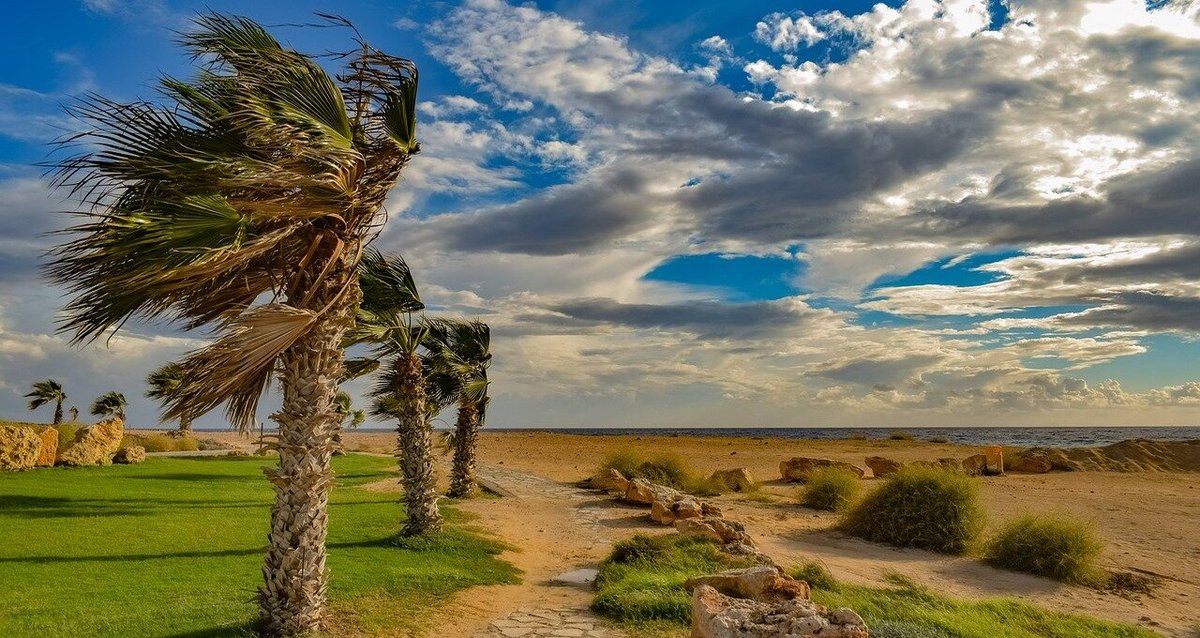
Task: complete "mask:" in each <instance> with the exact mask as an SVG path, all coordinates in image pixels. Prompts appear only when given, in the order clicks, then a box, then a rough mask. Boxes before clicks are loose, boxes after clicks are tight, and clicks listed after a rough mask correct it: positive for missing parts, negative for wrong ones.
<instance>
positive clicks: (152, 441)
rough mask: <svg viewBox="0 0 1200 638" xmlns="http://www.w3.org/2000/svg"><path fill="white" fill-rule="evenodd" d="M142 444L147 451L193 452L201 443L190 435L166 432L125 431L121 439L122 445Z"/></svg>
mask: <svg viewBox="0 0 1200 638" xmlns="http://www.w3.org/2000/svg"><path fill="white" fill-rule="evenodd" d="M135 445H140V446H142V447H144V448H146V451H147V452H193V451H195V450H199V449H200V443H199V441H197V440H196V439H195V438H193V437H190V436H180V437H175V436H167V435H165V434H134V433H131V432H128V431H127V432H125V437H124V438H122V439H121V447H132V446H135Z"/></svg>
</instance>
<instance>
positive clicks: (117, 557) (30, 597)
mask: <svg viewBox="0 0 1200 638" xmlns="http://www.w3.org/2000/svg"><path fill="white" fill-rule="evenodd" d="M394 463H395V462H394V461H392V460H391V459H387V458H379V457H373V456H360V455H349V456H345V457H338V458H337V459H335V460H334V467H335V470H336V471H337V483H336V486H335V488H334V490H333V492H332V494H331V497H330V510H329V519H330V530H329V531H330V533H329V562H328V565H329V569H330V572H331V585H330V602H331V609H332V611H333V618H332V621H333V624H334V629H335V630H336V631H335V634H336V635H338V636H348V637H350V636H352V637H358V636H385V635H386V636H391V635H404V634H405V633H406V632H407V631H409V630H411V629H414V628H415V627H417V626H419V625H421V623H423V622H426V621H427V620H428V618H429V615H430V614H431V612H433V611H434V610H435V609H437V608H438V607H439V606H441V605H443V604H445V603H446V602H448V601H449V600H450V597H451V596H452V595H453V594H454V593H455V592H457V591H460V590H462V589H464V588H467V587H471V586H474V585H483V584H496V583H512V582H516V581H517V577H518V574H517V572H516V570H515V568H513V567H512V566H511V565H509V564H507V563H505V562H502V561H500V560H499V559H498V558H497V554H498V553H499V552H500V551H502V550H503V547H502V546H501V545H500V544H499V543H497V542H495V541H492V540H488V539H484V538H481V537H479V536H477V535H475V534H473V533H470V532H469V531H467V530H466V529H464V527H463V524H464V523H465V522H466V520H465V516H464V515H463V514H461V513H458V512H455V511H454V510H446V513H447V519H448V521H449V523H450V524H449V525H448V526H447V530H446V532H444V533H443V534H441V535H438V536H435V537H434V538H432V539H426V540H422V541H419V542H412V541H404V542H401V541H399V540H397V538H396V536H395V534H396V530H397V529H398V527H399V523H400V520H399V519H400V518H401V517H402V509H401V507H400V506H399V505H397V504H396V503H395V500H396V497H395V495H390V494H385V493H378V492H371V491H367V490H363V489H360V488H359V486H362V485H364V484H366V483H371V482H374V481H378V480H381V479H385V478H390V477H393V476H395V474H394V471H393V468H394ZM269 464H271V461H269V460H264V459H259V458H253V457H251V458H228V457H220V458H215V457H210V458H151V459H149V460H147V461H146V462H145V463H141V464H138V465H126V466H112V467H87V468H71V469H66V468H52V469H45V470H39V471H37V472H25V473H14V474H4V475H0V503H3V506H2V507H0V538H3V539H4V542H3V543H0V573H3V574H4V577H3V578H0V600H3V601H4V605H3V606H2V607H0V636H5V637H13V638H24V637H34V636H38V637H41V636H88V637H89V638H90V637H97V638H105V637H114V638H115V637H122V638H124V637H130V638H133V637H140V636H146V637H149V636H157V637H162V636H176V637H183V636H187V637H189V638H200V637H211V638H216V637H218V636H238V635H241V634H242V632H244V631H245V629H246V627H248V626H249V623H250V622H251V621H252V620H253V619H254V617H255V615H256V613H257V607H256V604H255V602H254V592H255V590H256V588H257V587H258V585H259V582H260V580H261V578H262V576H261V572H260V569H261V564H262V554H263V547H264V539H265V538H266V535H267V528H268V524H269V516H270V506H271V501H272V498H273V493H274V492H273V490H272V489H271V486H270V484H269V483H268V482H267V481H266V480H265V479H264V478H263V476H262V471H261V468H262V467H263V466H264V465H269ZM164 605H166V606H168V607H169V611H170V613H164Z"/></svg>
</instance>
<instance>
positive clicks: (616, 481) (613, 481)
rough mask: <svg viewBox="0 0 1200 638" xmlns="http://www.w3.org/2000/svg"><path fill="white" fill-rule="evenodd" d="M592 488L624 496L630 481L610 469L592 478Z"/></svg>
mask: <svg viewBox="0 0 1200 638" xmlns="http://www.w3.org/2000/svg"><path fill="white" fill-rule="evenodd" d="M591 487H592V489H594V490H601V491H604V492H614V493H618V494H624V493H625V490H626V489H627V488H628V487H629V479H627V478H625V475H623V474H621V473H620V472H618V471H617V470H615V469H613V468H611V467H610V468H608V469H607V470H602V471H601V472H600V473H599V474H597V475H595V476H593V477H592V483H591Z"/></svg>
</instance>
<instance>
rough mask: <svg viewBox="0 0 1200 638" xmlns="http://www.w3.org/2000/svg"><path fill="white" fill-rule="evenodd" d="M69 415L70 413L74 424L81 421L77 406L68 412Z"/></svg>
mask: <svg viewBox="0 0 1200 638" xmlns="http://www.w3.org/2000/svg"><path fill="white" fill-rule="evenodd" d="M67 413H69V414H70V415H71V422H72V423H74V422H75V421H78V420H79V408H77V407H75V406H71V409H70V410H67Z"/></svg>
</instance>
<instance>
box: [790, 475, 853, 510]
mask: <svg viewBox="0 0 1200 638" xmlns="http://www.w3.org/2000/svg"><path fill="white" fill-rule="evenodd" d="M859 484H860V481H859V478H858V475H857V474H855V473H853V472H851V471H850V470H847V469H845V468H840V467H826V468H821V469H818V470H815V471H813V473H812V474H810V475H809V477H808V482H807V483H805V484H804V489H803V491H802V492H801V493H800V503H801V504H802V505H804V506H805V507H811V508H813V509H818V510H825V511H827V512H840V511H842V510H844V509H846V508H847V507H849V506H850V505H851V504H852V503H853V502H854V499H855V498H856V497H857V496H858V489H859V486H860V485H859Z"/></svg>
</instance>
